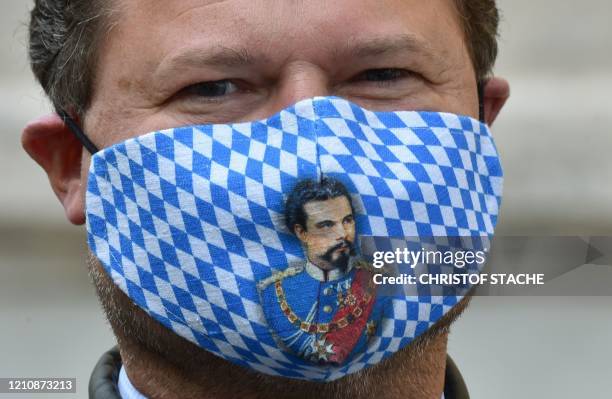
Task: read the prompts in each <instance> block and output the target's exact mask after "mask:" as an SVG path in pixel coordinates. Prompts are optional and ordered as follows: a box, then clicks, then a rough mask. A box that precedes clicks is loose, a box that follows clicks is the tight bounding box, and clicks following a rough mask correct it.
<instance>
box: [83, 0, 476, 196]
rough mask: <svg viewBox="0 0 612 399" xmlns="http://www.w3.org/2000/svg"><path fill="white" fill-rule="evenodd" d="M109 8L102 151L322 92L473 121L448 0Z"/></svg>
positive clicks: (96, 123) (472, 92)
mask: <svg viewBox="0 0 612 399" xmlns="http://www.w3.org/2000/svg"><path fill="white" fill-rule="evenodd" d="M114 1H116V2H117V3H118V7H117V13H116V14H115V15H114V17H113V18H115V24H114V27H113V28H112V30H111V31H110V33H109V34H108V35H107V36H106V37H105V40H104V41H103V44H102V47H101V49H100V54H99V58H98V64H97V71H96V72H97V74H96V79H95V84H94V91H93V98H92V103H91V104H92V105H91V108H90V110H89V112H88V113H87V115H86V118H85V121H84V127H85V131H86V132H87V133H88V134H89V135H90V136H91V138H92V139H93V141H94V142H95V143H96V144H97V145H98V146H99V147H101V148H103V147H106V146H109V145H111V144H113V143H116V142H119V141H123V140H125V139H127V138H130V137H133V136H136V135H140V134H144V133H147V132H150V131H154V130H159V129H163V128H169V127H176V126H180V125H187V124H203V123H226V122H236V121H246V120H255V119H261V118H265V117H266V116H269V115H271V114H273V113H275V112H277V111H279V110H281V109H283V108H285V107H287V106H289V105H291V104H293V103H295V102H297V101H299V100H300V99H303V98H309V97H314V96H322V95H337V96H340V97H344V98H347V99H349V100H351V101H354V102H356V103H358V104H359V105H361V106H364V107H366V108H370V109H374V110H433V111H447V112H453V113H460V114H468V115H472V116H477V111H478V101H477V92H476V80H475V76H474V70H473V67H472V65H471V62H470V58H469V54H468V50H467V48H466V45H465V41H464V37H463V33H462V29H461V26H460V23H459V18H458V16H457V15H456V14H455V9H454V5H453V1H452V0H428V1H422V0H335V1H327V0H308V1H287V0H265V1H264V0H234V1H210V0H173V1H166V2H160V1H155V0H114ZM87 166H88V159H87V160H86V162H84V165H83V168H84V172H86V168H87ZM85 179H86V173H83V183H85ZM83 191H84V189H83Z"/></svg>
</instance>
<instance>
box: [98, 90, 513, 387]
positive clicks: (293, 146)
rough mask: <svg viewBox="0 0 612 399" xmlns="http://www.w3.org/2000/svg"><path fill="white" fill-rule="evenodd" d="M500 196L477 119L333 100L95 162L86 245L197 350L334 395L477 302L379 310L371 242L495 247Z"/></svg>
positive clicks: (396, 299) (174, 134)
mask: <svg viewBox="0 0 612 399" xmlns="http://www.w3.org/2000/svg"><path fill="white" fill-rule="evenodd" d="M501 191H502V170H501V165H500V162H499V159H498V155H497V151H496V148H495V145H494V143H493V139H492V137H491V135H490V133H489V129H488V128H487V126H486V125H484V124H482V123H480V122H478V121H477V120H474V119H472V118H469V117H465V116H458V115H453V114H447V113H433V112H372V111H368V110H366V109H363V108H361V107H359V106H357V105H355V104H353V103H351V102H349V101H347V100H344V99H341V98H335V97H317V98H313V99H307V100H303V101H300V102H299V103H297V104H295V105H294V106H292V107H290V108H287V109H285V110H283V111H281V112H280V113H278V114H276V115H274V116H272V117H270V118H268V119H265V120H261V121H257V122H250V123H236V124H223V125H201V126H187V127H180V128H175V129H169V130H164V131H158V132H153V133H149V134H146V135H143V136H139V137H136V138H133V139H129V140H127V141H125V142H122V143H119V144H116V145H114V146H112V147H109V148H106V149H104V150H102V151H100V152H98V153H96V154H95V155H94V156H93V157H92V162H91V168H90V174H89V184H88V191H87V209H86V212H87V230H88V241H89V246H90V248H91V250H92V252H93V253H94V254H95V255H96V256H97V258H98V259H99V260H100V261H101V263H102V265H103V266H104V268H105V270H106V272H107V273H108V274H109V275H110V276H111V278H112V280H113V281H114V283H115V284H117V285H118V286H119V287H120V288H121V289H122V290H123V291H124V292H125V293H126V294H127V295H128V296H129V297H130V298H131V299H132V300H133V301H134V302H135V303H136V304H137V305H138V306H140V307H141V308H142V309H144V310H145V311H146V312H148V314H149V315H151V316H152V317H153V318H154V319H155V320H157V321H158V322H160V323H161V324H163V325H164V326H166V327H167V328H169V329H171V330H172V331H173V332H175V333H176V334H178V335H180V336H181V337H184V338H186V339H187V340H189V341H191V342H193V343H195V344H196V345H198V346H200V347H202V348H204V349H205V350H208V351H210V352H212V353H214V354H216V355H218V356H220V357H222V358H224V359H226V360H228V361H231V362H234V363H236V364H238V365H242V366H245V367H248V368H251V369H253V370H256V371H258V372H262V373H266V374H270V375H277V376H285V377H292V378H300V379H308V380H316V381H330V380H334V379H337V378H340V377H343V376H345V375H347V374H350V373H354V372H357V371H359V370H361V369H363V368H365V367H368V366H371V365H374V364H376V363H378V362H380V361H381V360H382V359H384V358H385V357H387V356H389V355H392V354H393V353H395V352H397V351H398V350H400V349H401V348H403V347H404V346H406V345H408V344H409V343H410V342H411V341H412V340H413V339H414V338H415V337H416V336H418V335H420V334H422V333H423V332H425V331H426V330H427V329H428V328H429V327H431V326H432V325H433V324H434V323H435V322H436V321H437V320H439V319H440V318H441V317H442V316H443V315H444V314H445V313H446V312H448V310H450V309H451V308H452V307H453V306H454V305H455V304H456V303H457V302H459V301H460V300H461V298H462V297H461V295H451V296H445V297H433V296H419V295H417V296H406V295H399V294H398V295H396V296H385V297H383V296H382V295H377V292H376V287H373V284H372V278H371V277H372V273H373V272H372V269H371V268H370V267H368V266H367V262H366V263H364V262H363V261H362V260H360V259H359V257H358V256H357V255H356V252H357V251H356V250H355V248H356V246H357V243H356V242H357V240H358V236H378V237H418V236H430V237H431V236H474V235H476V236H491V235H492V234H493V230H494V226H495V224H496V220H497V215H498V211H499V206H500V200H501ZM289 197H291V198H297V199H298V201H299V200H300V199H301V201H302V202H298V203H297V205H295V204H293V205H291V204H288V203H287V200H288V198H289ZM289 207H291V208H292V209H293V210H294V211H296V212H297V214H296V215H297V219H296V220H295V223H294V222H292V223H289V227H288V223H287V218H288V217H293V216H291V215H290V212H288V209H289ZM317 207H318V208H317ZM316 209H323V210H325V209H329V210H333V212H332V211H329V215H327V214H325V212H324V211H317V210H316ZM313 210H314V211H313ZM300 212H301V213H300ZM300 215H301V219H300ZM317 217H318V218H319V219H317ZM306 219H307V221H305V220H306ZM315 222H316V223H315ZM309 223H310V224H309ZM312 226H314V227H312ZM294 227H295V228H294ZM326 240H327V241H326ZM326 242H327V243H328V244H329V245H328V246H327V247H326V246H325V243H326ZM315 243H316V245H315ZM317 245H318V246H317ZM326 249H327V251H325V250H326Z"/></svg>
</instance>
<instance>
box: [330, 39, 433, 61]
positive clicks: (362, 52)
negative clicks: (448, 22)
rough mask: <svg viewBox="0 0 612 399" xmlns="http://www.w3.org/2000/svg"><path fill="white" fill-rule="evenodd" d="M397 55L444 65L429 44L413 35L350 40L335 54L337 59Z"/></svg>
mask: <svg viewBox="0 0 612 399" xmlns="http://www.w3.org/2000/svg"><path fill="white" fill-rule="evenodd" d="M398 53H411V54H415V55H420V56H423V57H425V58H426V59H428V60H429V61H432V62H435V63H437V64H444V57H443V55H441V54H440V53H439V51H436V49H435V48H434V47H433V46H432V45H431V43H430V42H428V41H427V40H425V39H423V38H421V37H420V36H417V35H415V34H409V33H403V34H399V35H392V36H380V37H373V38H368V39H366V40H360V41H356V40H351V41H349V42H347V43H346V44H345V46H344V47H343V48H342V49H341V50H340V51H338V52H337V56H339V57H345V56H349V57H354V58H375V57H381V56H386V55H393V54H398Z"/></svg>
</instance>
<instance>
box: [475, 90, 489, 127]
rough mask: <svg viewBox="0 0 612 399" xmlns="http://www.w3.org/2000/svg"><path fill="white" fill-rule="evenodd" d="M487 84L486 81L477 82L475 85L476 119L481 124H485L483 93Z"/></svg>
mask: <svg viewBox="0 0 612 399" xmlns="http://www.w3.org/2000/svg"><path fill="white" fill-rule="evenodd" d="M486 84H487V81H486V80H479V81H478V83H477V86H478V119H480V121H481V122H482V123H487V121H486V119H485V117H486V115H485V106H484V91H485V86H486Z"/></svg>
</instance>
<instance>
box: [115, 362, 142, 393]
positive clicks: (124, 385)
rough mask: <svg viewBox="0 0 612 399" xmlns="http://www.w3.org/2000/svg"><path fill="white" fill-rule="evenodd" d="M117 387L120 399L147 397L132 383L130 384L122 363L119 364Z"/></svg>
mask: <svg viewBox="0 0 612 399" xmlns="http://www.w3.org/2000/svg"><path fill="white" fill-rule="evenodd" d="M117 387H118V388H119V396H121V398H122V399H147V397H146V396H144V395H143V394H141V393H140V392H138V390H137V389H136V388H134V385H132V382H131V381H130V379H129V378H128V375H127V373H126V372H125V367H123V365H122V366H121V371H119V381H118V382H117Z"/></svg>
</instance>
